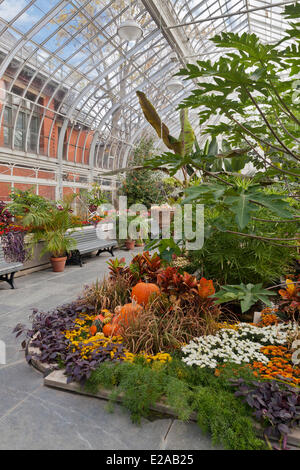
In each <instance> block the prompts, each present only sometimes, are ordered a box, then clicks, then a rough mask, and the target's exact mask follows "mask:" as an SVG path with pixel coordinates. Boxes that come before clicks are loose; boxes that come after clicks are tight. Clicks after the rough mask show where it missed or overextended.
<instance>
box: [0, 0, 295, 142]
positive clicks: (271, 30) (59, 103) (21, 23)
mask: <svg viewBox="0 0 300 470" xmlns="http://www.w3.org/2000/svg"><path fill="white" fill-rule="evenodd" d="M289 3H293V2H288V1H283V2H280V1H271V0H269V1H260V0H203V1H201V0H200V1H199V0H160V1H157V0H156V1H153V0H138V1H136V0H132V1H130V0H128V1H126V0H118V1H108V0H0V75H1V77H4V76H5V80H6V87H5V93H6V95H5V96H6V99H8V97H13V96H14V95H15V94H16V89H17V88H18V86H19V84H20V82H22V84H23V86H22V92H21V96H22V97H23V98H24V99H26V100H29V101H31V102H32V103H33V104H32V106H33V107H39V109H40V108H42V110H43V113H44V115H47V113H49V110H51V113H53V116H54V120H56V121H61V122H68V123H71V124H72V125H73V126H79V128H80V126H85V127H88V128H89V129H92V130H94V131H96V130H97V131H98V132H99V141H100V142H101V140H105V139H107V138H108V137H109V136H113V137H114V138H115V139H117V140H118V141H119V142H127V143H132V142H134V141H135V139H136V138H137V137H138V136H139V135H141V133H142V132H143V130H145V129H149V128H150V126H148V124H147V123H146V121H145V120H144V118H143V115H142V112H141V110H140V107H139V104H138V99H137V97H136V93H135V92H136V91H137V90H142V91H144V92H145V93H146V95H147V96H148V98H149V99H150V100H151V101H152V102H153V104H154V105H155V106H156V108H157V110H158V111H159V113H160V115H161V116H162V117H163V118H164V120H165V121H166V122H167V124H168V126H169V128H170V131H171V133H176V132H178V131H179V119H178V117H177V114H176V113H174V109H175V106H176V104H178V103H179V102H180V101H181V100H182V98H183V97H184V96H186V95H187V94H188V92H189V89H191V88H193V86H194V84H193V83H185V86H184V88H183V90H181V91H180V92H178V93H169V92H168V91H167V89H166V83H167V81H168V80H170V78H171V77H172V75H173V74H174V73H176V71H178V69H179V68H180V67H181V66H182V65H184V64H186V63H188V62H193V61H196V60H197V58H201V59H203V58H210V59H212V60H214V59H216V58H217V57H218V56H219V55H220V54H222V50H220V49H217V48H216V47H215V46H214V45H213V43H211V42H210V41H209V39H210V38H211V37H212V36H214V35H215V34H217V33H220V32H222V31H234V32H239V33H242V32H244V31H246V32H253V33H256V34H257V35H258V36H260V37H261V39H262V40H263V41H266V42H272V41H277V40H279V39H280V38H281V36H282V35H283V31H284V29H285V27H286V25H285V20H284V19H283V17H282V16H281V13H282V11H283V8H284V6H285V4H289ZM129 16H132V17H133V18H134V19H135V20H136V21H137V22H138V23H139V24H140V25H141V27H142V29H143V35H142V37H141V38H140V39H139V40H138V41H136V42H126V41H124V40H121V39H120V37H119V36H118V34H117V28H118V26H119V25H120V23H121V22H123V21H125V20H127V19H128V17H129ZM174 52H175V54H176V55H175V58H174ZM1 77H0V78H1ZM24 84H25V86H24ZM33 88H34V89H35V90H36V89H38V90H39V93H38V94H34V95H31V90H32V89H33ZM2 91H3V92H4V90H2ZM44 96H47V97H48V99H47V101H45V100H43V101H42V100H41V98H42V97H44ZM41 103H43V104H41ZM45 103H46V104H45ZM51 103H52V105H51ZM53 103H55V105H53ZM193 121H194V125H196V124H197V116H196V115H194V116H192V122H193Z"/></svg>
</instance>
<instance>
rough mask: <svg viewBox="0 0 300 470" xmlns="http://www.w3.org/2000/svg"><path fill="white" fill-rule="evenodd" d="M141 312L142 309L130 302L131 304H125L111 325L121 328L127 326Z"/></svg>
mask: <svg viewBox="0 0 300 470" xmlns="http://www.w3.org/2000/svg"><path fill="white" fill-rule="evenodd" d="M142 310H143V307H142V306H141V305H138V304H137V303H135V302H132V303H131V304H125V305H123V306H122V307H121V308H120V313H119V315H118V316H117V318H116V319H115V321H114V322H113V323H117V324H121V326H123V325H127V324H128V323H130V321H132V320H133V319H134V318H135V317H136V315H138V314H139V313H140V312H141V311H142Z"/></svg>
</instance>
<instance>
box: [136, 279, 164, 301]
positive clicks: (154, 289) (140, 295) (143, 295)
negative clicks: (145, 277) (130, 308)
mask: <svg viewBox="0 0 300 470" xmlns="http://www.w3.org/2000/svg"><path fill="white" fill-rule="evenodd" d="M154 294H155V295H159V294H160V289H159V287H158V286H157V285H156V284H152V283H151V282H139V283H138V284H136V286H134V288H133V289H132V292H131V298H132V299H134V300H135V301H136V302H137V303H138V304H140V305H147V303H148V302H149V298H150V296H151V295H154Z"/></svg>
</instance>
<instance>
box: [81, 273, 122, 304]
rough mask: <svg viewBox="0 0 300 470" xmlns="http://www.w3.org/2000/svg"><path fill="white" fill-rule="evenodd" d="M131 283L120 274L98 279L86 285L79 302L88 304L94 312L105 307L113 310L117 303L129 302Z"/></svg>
mask: <svg viewBox="0 0 300 470" xmlns="http://www.w3.org/2000/svg"><path fill="white" fill-rule="evenodd" d="M130 296H131V285H130V283H129V282H128V279H127V277H123V276H122V275H121V274H120V275H117V276H116V277H115V278H113V279H111V278H110V279H104V280H103V281H101V282H99V281H98V280H97V281H96V282H94V283H93V284H92V285H90V286H86V288H85V290H84V292H83V295H82V298H81V299H79V304H82V305H85V304H87V305H90V306H91V307H93V309H94V311H95V312H96V313H100V312H101V311H102V310H104V309H107V310H109V311H111V312H114V310H115V308H116V307H118V306H119V305H124V304H126V303H128V302H130V300H131V299H130Z"/></svg>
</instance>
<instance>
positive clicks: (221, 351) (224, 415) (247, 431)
mask: <svg viewBox="0 0 300 470" xmlns="http://www.w3.org/2000/svg"><path fill="white" fill-rule="evenodd" d="M109 269H110V276H109V278H108V279H105V280H104V281H103V282H101V283H99V282H96V283H95V284H94V285H92V286H89V287H87V288H86V289H85V291H84V293H83V295H82V296H81V298H79V299H78V300H77V301H76V302H74V303H72V304H70V305H66V306H63V307H60V308H57V309H56V310H54V311H52V312H49V313H48V314H45V313H38V312H35V315H34V317H33V325H32V329H30V330H25V329H24V328H22V327H21V326H20V325H19V326H17V327H16V332H17V335H18V336H19V335H21V334H22V333H25V335H26V338H25V341H24V342H23V346H24V347H26V345H27V343H28V341H31V345H32V346H33V347H36V348H38V350H39V353H37V354H36V353H34V358H35V359H36V358H38V359H39V360H40V361H42V362H43V363H46V364H52V366H53V363H54V367H56V368H63V369H64V370H65V374H66V375H67V381H68V383H70V382H72V381H76V382H79V383H80V384H81V385H82V386H84V387H85V389H86V390H89V391H91V390H92V391H96V390H97V389H98V388H99V387H107V388H109V389H111V390H112V395H111V398H112V399H113V397H114V396H115V393H118V394H119V393H120V392H122V394H123V395H124V404H125V405H126V406H127V407H128V408H129V409H130V411H131V413H132V416H133V418H134V419H136V420H138V419H139V418H140V416H147V414H148V413H149V411H150V409H151V406H152V405H153V404H154V403H155V402H156V401H157V400H163V402H164V403H166V404H167V405H169V406H171V407H172V408H173V409H176V411H177V412H178V413H179V417H180V418H182V419H188V418H189V417H190V416H191V414H193V413H196V415H197V417H198V418H197V419H198V423H199V425H200V426H201V428H202V429H206V430H209V431H210V432H211V433H212V434H213V436H214V441H215V442H220V443H221V444H222V445H223V446H225V447H226V448H234V449H237V448H238V449H240V448H244V449H262V448H265V446H266V444H265V443H264V442H263V441H261V440H260V439H258V438H257V436H256V430H255V427H254V425H253V419H252V418H253V409H252V408H253V407H254V409H256V411H257V407H256V408H255V405H253V403H254V401H253V399H250V398H249V397H251V396H252V394H254V395H255V390H261V392H260V393H262V394H263V393H267V394H271V395H272V393H274V394H276V400H277V405H276V406H277V411H276V410H275V409H272V413H273V414H272V413H271V411H270V413H269V414H268V412H267V411H266V412H262V413H261V414H257V412H256V414H254V417H255V418H256V419H257V420H258V421H259V422H260V423H261V424H262V425H263V426H265V427H266V429H269V428H270V429H271V430H272V429H273V427H272V422H273V421H274V416H273V415H274V413H275V415H276V426H275V427H274V429H273V431H275V433H277V437H278V439H279V441H280V446H281V447H285V446H286V436H287V434H288V432H290V430H291V429H293V427H294V426H297V425H298V424H299V422H300V414H299V408H298V405H300V399H299V383H300V368H299V366H298V365H296V364H293V362H292V348H291V342H292V340H293V339H294V338H296V337H297V335H298V324H297V323H296V322H293V321H291V320H289V321H287V322H283V321H281V320H280V318H279V317H278V316H277V315H275V314H274V313H273V312H271V313H270V312H269V311H268V312H267V313H264V314H263V315H262V319H261V321H260V323H258V324H256V325H254V324H251V323H243V322H241V321H238V322H236V321H235V322H232V321H230V319H228V318H226V316H225V314H224V312H222V311H221V310H220V308H219V307H218V306H217V305H215V303H214V300H213V298H211V295H213V294H214V286H213V283H212V281H210V280H206V279H204V278H202V279H201V280H197V279H196V278H194V277H193V276H190V275H188V274H187V273H183V274H180V273H179V271H178V270H177V268H176V267H166V266H165V265H164V264H163V263H162V260H161V259H160V258H159V256H158V255H154V256H150V255H149V253H143V254H139V255H137V256H136V257H135V258H134V259H133V260H132V262H131V264H130V265H129V266H126V265H125V262H124V260H118V259H115V260H113V261H112V260H111V261H110V262H109ZM145 281H147V282H145ZM31 359H32V357H30V356H28V357H27V360H28V361H30V360H31ZM241 380H242V381H243V382H241ZM242 383H244V385H245V387H247V390H248V389H249V393H248V394H247V393H246V403H243V397H244V395H245V394H244V391H245V388H243V386H242ZM274 383H276V384H277V385H272V384H274ZM261 384H266V385H264V387H266V388H263V389H261ZM268 384H269V385H268ZM241 387H242V388H241ZM267 387H270V389H269V388H267ZM278 387H279V388H278ZM266 390H267V391H266ZM235 391H236V393H237V395H235ZM268 396H269V395H268ZM287 397H291V398H287ZM248 398H249V400H248ZM287 408H288V409H287ZM264 413H265V414H264ZM276 413H277V414H276ZM220 422H222V426H221V427H220V426H219V425H220ZM280 424H282V426H280ZM241 429H242V430H243V431H242V432H241ZM229 430H230V432H229ZM268 432H269V431H268Z"/></svg>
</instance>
